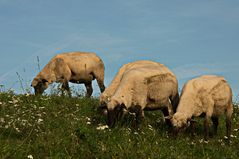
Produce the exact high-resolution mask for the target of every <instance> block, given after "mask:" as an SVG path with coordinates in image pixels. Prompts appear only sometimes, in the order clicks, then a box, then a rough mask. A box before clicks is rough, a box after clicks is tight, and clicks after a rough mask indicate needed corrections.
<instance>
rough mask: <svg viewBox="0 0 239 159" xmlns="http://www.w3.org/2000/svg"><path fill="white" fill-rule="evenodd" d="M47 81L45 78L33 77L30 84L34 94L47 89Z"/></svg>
mask: <svg viewBox="0 0 239 159" xmlns="http://www.w3.org/2000/svg"><path fill="white" fill-rule="evenodd" d="M48 85H49V82H48V81H47V80H46V79H40V78H34V79H33V81H32V84H31V86H32V87H33V88H34V92H35V95H38V94H42V93H43V92H44V90H46V89H47V87H48Z"/></svg>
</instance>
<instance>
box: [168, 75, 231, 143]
mask: <svg viewBox="0 0 239 159" xmlns="http://www.w3.org/2000/svg"><path fill="white" fill-rule="evenodd" d="M232 113H233V105H232V90H231V88H230V86H229V84H228V83H227V81H226V80H225V79H224V78H223V77H221V76H216V75H204V76H200V77H197V78H194V79H192V80H190V81H188V82H187V83H186V84H185V85H184V87H183V90H182V93H181V96H180V101H179V104H178V107H177V111H176V113H175V114H174V115H173V116H172V118H171V122H172V125H173V127H174V128H175V130H176V132H178V130H179V129H180V128H183V127H185V126H186V125H187V122H189V123H190V120H192V117H198V116H200V115H205V121H204V139H205V140H207V139H208V137H209V130H208V129H209V122H210V119H212V122H213V126H214V134H216V133H217V127H218V117H219V116H221V115H223V114H226V128H227V131H226V134H227V137H228V138H230V134H231V116H232Z"/></svg>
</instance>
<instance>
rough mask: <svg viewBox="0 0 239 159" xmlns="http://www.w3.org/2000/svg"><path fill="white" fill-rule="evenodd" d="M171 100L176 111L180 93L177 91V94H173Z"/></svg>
mask: <svg viewBox="0 0 239 159" xmlns="http://www.w3.org/2000/svg"><path fill="white" fill-rule="evenodd" d="M170 101H171V103H172V108H173V112H174V113H175V112H176V109H177V107H178V103H179V94H178V93H177V94H176V95H174V96H171V97H170Z"/></svg>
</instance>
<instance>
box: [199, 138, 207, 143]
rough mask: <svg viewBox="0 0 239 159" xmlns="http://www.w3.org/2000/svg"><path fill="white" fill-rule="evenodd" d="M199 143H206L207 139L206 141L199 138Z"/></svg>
mask: <svg viewBox="0 0 239 159" xmlns="http://www.w3.org/2000/svg"><path fill="white" fill-rule="evenodd" d="M199 143H200V144H201V143H205V144H208V143H209V141H207V140H204V139H200V140H199Z"/></svg>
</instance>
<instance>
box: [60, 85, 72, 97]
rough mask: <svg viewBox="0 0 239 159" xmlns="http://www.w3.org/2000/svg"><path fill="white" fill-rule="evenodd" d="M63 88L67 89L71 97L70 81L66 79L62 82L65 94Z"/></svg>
mask: <svg viewBox="0 0 239 159" xmlns="http://www.w3.org/2000/svg"><path fill="white" fill-rule="evenodd" d="M63 90H66V91H67V94H68V95H69V97H71V91H70V87H69V84H68V81H65V82H63V83H62V94H63Z"/></svg>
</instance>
